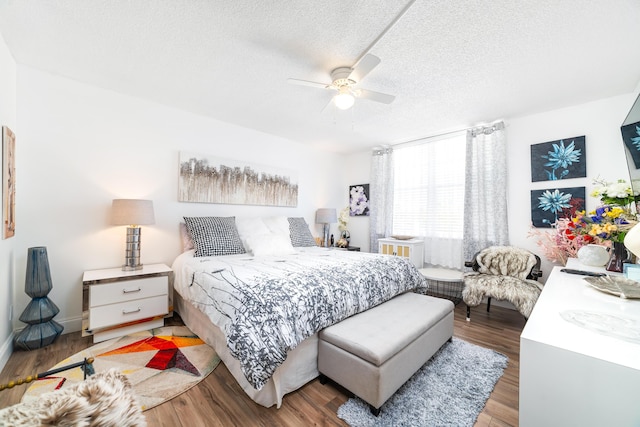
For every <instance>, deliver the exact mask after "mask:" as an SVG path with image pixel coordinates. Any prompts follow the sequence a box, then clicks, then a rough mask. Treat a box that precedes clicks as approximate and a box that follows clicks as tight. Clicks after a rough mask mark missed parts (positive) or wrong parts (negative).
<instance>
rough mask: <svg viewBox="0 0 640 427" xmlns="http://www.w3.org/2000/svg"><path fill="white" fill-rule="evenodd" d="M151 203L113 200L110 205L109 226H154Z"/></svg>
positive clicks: (149, 201) (137, 200) (134, 200)
mask: <svg viewBox="0 0 640 427" xmlns="http://www.w3.org/2000/svg"><path fill="white" fill-rule="evenodd" d="M155 223H156V219H155V216H154V214H153V201H151V200H140V199H114V200H113V204H112V205H111V224H113V225H149V224H155Z"/></svg>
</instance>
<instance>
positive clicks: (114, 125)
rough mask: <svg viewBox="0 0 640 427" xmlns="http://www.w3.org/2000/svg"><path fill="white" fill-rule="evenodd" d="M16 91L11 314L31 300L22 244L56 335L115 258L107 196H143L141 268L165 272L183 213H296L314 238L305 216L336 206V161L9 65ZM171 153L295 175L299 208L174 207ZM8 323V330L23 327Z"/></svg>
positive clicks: (76, 324) (71, 325)
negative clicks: (36, 257)
mask: <svg viewBox="0 0 640 427" xmlns="http://www.w3.org/2000/svg"><path fill="white" fill-rule="evenodd" d="M17 88H18V107H17V117H18V125H19V126H18V128H19V129H20V132H18V133H17V141H18V142H17V147H18V148H17V159H16V169H17V182H18V185H17V195H16V196H17V201H16V205H17V206H16V217H17V221H16V238H15V240H16V242H15V244H16V246H15V251H16V255H15V258H16V272H17V273H16V277H17V279H16V285H15V293H16V295H15V311H16V313H18V315H19V313H20V312H21V311H22V310H23V309H24V307H25V306H26V305H27V303H28V301H29V297H28V296H26V295H25V294H24V291H23V290H22V286H23V285H20V284H23V283H24V271H25V265H26V254H27V248H29V247H32V246H46V247H47V249H48V254H49V263H50V267H51V275H52V280H53V290H52V291H51V293H50V294H49V296H50V298H51V299H52V301H54V302H55V303H56V304H57V305H58V307H59V308H60V313H59V314H58V315H57V316H56V318H55V320H56V321H58V322H60V323H62V324H63V325H64V326H65V331H64V332H65V333H66V332H70V331H75V330H79V329H80V319H81V311H82V300H81V295H82V286H81V284H82V282H81V279H82V273H83V271H85V270H89V269H98V268H109V267H117V266H119V265H122V263H123V261H124V239H125V227H114V226H111V225H109V208H110V206H111V200H112V199H114V198H145V199H151V200H153V202H154V208H155V216H156V224H155V225H152V226H145V227H143V230H142V234H143V238H142V262H143V263H156V262H164V263H167V264H168V265H171V263H172V261H173V259H174V258H175V257H176V256H177V255H178V254H179V251H180V239H179V232H178V223H179V222H180V221H181V218H182V216H184V215H235V216H259V215H287V216H304V217H305V218H306V220H307V222H308V223H310V224H311V226H312V227H311V228H312V232H314V234H315V235H320V234H321V230H320V228H319V226H316V225H315V224H314V221H315V210H316V209H317V208H319V207H334V206H335V207H338V206H342V204H344V192H345V190H344V189H343V188H342V177H341V173H342V172H341V171H343V170H344V164H343V160H342V157H341V156H338V155H335V154H330V153H326V152H321V151H317V150H313V149H311V148H308V147H306V146H304V145H301V144H299V143H296V142H293V141H290V140H286V139H283V138H279V137H275V136H271V135H267V134H264V133H260V132H256V131H252V130H249V129H246V128H241V127H238V126H234V125H230V124H226V123H222V122H219V121H216V120H212V119H209V118H206V117H203V116H198V115H195V114H191V113H188V112H185V111H181V110H176V109H173V108H169V107H166V106H162V105H158V104H153V103H149V102H146V101H143V100H140V99H137V98H132V97H129V96H124V95H122V94H118V93H115V92H111V91H108V90H102V89H100V88H97V87H93V86H88V85H84V84H81V83H78V82H74V81H71V80H68V79H65V78H61V77H58V76H54V75H51V74H47V73H43V72H41V71H38V70H35V69H33V68H30V67H26V66H18V84H17ZM180 151H190V152H194V153H202V154H208V155H213V156H219V157H223V158H229V159H237V160H243V161H246V162H249V163H254V164H262V165H269V166H275V167H281V168H287V169H291V170H294V171H297V172H298V174H299V175H298V178H299V200H298V207H297V208H278V207H260V206H237V205H236V206H234V205H217V204H196V203H179V202H177V189H178V159H179V152H180ZM334 232H335V231H334ZM3 274H4V273H3ZM0 314H1V313H0ZM17 317H18V316H14V325H13V326H14V328H18V327H22V326H23V325H22V324H21V323H20V322H19V321H18V320H17V319H16V318H17Z"/></svg>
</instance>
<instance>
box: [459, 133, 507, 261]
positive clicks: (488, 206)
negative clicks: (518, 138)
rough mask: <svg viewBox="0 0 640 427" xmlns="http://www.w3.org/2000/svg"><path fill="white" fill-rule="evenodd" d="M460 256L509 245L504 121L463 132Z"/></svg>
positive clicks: (466, 256) (469, 255)
mask: <svg viewBox="0 0 640 427" xmlns="http://www.w3.org/2000/svg"><path fill="white" fill-rule="evenodd" d="M466 168H467V170H466V174H465V201H464V217H465V222H464V237H463V246H464V258H465V260H467V261H470V260H471V259H472V258H473V255H474V254H475V253H476V252H478V251H480V250H482V249H484V248H486V247H488V246H493V245H508V244H509V227H508V222H507V146H506V142H505V135H504V123H503V122H499V123H496V124H494V125H493V126H488V127H482V128H476V129H470V130H468V131H467V148H466Z"/></svg>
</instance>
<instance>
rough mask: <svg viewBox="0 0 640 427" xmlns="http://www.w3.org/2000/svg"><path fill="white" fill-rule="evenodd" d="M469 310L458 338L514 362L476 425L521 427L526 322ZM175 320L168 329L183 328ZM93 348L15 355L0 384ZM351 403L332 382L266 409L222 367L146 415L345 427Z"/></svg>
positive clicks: (80, 341) (66, 339) (461, 317)
mask: <svg viewBox="0 0 640 427" xmlns="http://www.w3.org/2000/svg"><path fill="white" fill-rule="evenodd" d="M465 310H466V306H465V305H464V304H463V303H461V304H458V306H457V307H456V310H455V325H454V335H455V336H456V337H458V338H461V339H464V340H466V341H469V342H472V343H474V344H478V345H481V346H483V347H487V348H492V349H495V350H497V351H499V352H501V353H503V354H506V355H507V356H508V357H509V364H508V366H507V369H506V370H505V372H504V375H503V376H502V378H500V380H499V381H498V383H497V384H496V387H495V389H494V390H493V393H492V394H491V397H490V398H489V400H488V401H487V404H486V406H485V408H484V409H483V411H482V413H481V414H480V416H479V417H478V419H477V421H476V424H475V425H476V426H481V427H484V426H492V427H501V426H517V425H518V375H519V354H520V333H521V331H522V328H523V327H524V324H525V320H524V318H523V317H522V316H521V315H520V314H519V313H518V312H517V311H514V310H508V309H505V308H502V307H498V306H492V307H491V313H487V312H486V306H484V305H481V306H479V307H476V308H474V309H473V310H472V313H471V322H466V321H465ZM181 322H182V321H181V319H180V318H179V317H178V316H177V315H176V316H175V317H174V319H168V321H167V324H181ZM91 345H92V341H91V338H90V337H86V338H82V337H81V336H80V332H74V333H70V334H66V335H62V336H60V337H58V339H57V340H56V341H55V342H54V343H53V344H51V345H50V346H48V347H45V348H42V349H38V350H34V351H30V352H24V351H16V352H14V353H13V355H12V356H11V357H10V359H9V361H8V362H7V365H6V366H5V368H4V369H3V371H2V373H1V374H0V383H1V384H6V383H8V382H9V381H12V380H14V381H15V380H17V379H18V378H24V377H26V376H27V375H33V374H35V373H38V372H43V371H46V370H47V369H49V368H50V367H51V366H53V365H54V364H55V363H57V362H58V361H60V360H63V359H64V358H65V357H68V356H71V355H72V354H74V353H77V352H78V351H80V350H82V349H83V348H86V347H89V346H91ZM25 387H26V386H25V385H22V386H16V387H14V388H12V389H7V390H5V391H2V392H0V408H4V407H6V406H9V405H12V404H14V403H18V402H19V401H20V398H21V397H22V394H23V393H24V390H25ZM348 398H349V394H348V392H346V391H345V390H343V389H341V388H340V387H339V386H336V385H334V384H332V383H331V382H329V383H328V384H326V385H322V384H320V382H319V381H318V379H315V380H313V381H311V382H309V383H308V384H306V385H305V386H304V387H302V388H301V389H299V390H297V391H295V392H294V393H291V394H289V395H287V396H286V397H285V398H284V402H283V404H282V407H281V408H280V409H276V408H275V407H272V408H264V407H262V406H260V405H258V404H256V403H254V402H253V401H252V400H251V399H249V398H248V397H247V396H246V395H245V394H244V392H243V391H242V389H241V388H240V386H239V385H238V383H237V382H236V381H235V379H234V378H233V377H232V376H231V374H230V373H229V371H228V370H227V368H226V367H225V366H224V364H223V363H220V365H219V366H218V367H217V368H216V369H215V370H214V371H213V373H211V374H210V375H209V376H208V377H207V378H206V379H205V380H204V381H202V382H201V383H199V384H198V385H197V386H195V387H193V388H192V389H191V390H189V391H187V392H186V393H183V394H181V395H180V396H178V397H176V398H174V399H173V400H171V401H169V402H166V403H164V404H162V405H160V406H157V407H155V408H153V409H150V410H148V411H146V412H145V413H144V414H145V416H146V417H147V422H148V424H149V426H185V427H186V426H188V427H199V426H237V425H242V426H274V425H278V426H301V425H305V426H307V425H323V426H344V425H346V424H345V423H344V422H343V421H342V420H341V419H339V418H338V417H337V416H336V411H337V410H338V407H339V406H340V405H341V404H343V403H344V402H345V401H346V400H347V399H348Z"/></svg>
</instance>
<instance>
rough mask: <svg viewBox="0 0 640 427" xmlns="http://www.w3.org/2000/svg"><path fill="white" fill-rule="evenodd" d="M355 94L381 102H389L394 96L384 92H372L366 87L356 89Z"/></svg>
mask: <svg viewBox="0 0 640 427" xmlns="http://www.w3.org/2000/svg"><path fill="white" fill-rule="evenodd" d="M356 95H357V96H358V97H359V98H364V99H368V100H370V101H375V102H382V103H383V104H391V103H392V102H393V100H394V99H396V97H395V96H394V95H387V94H386V93H380V92H374V91H372V90H367V89H358V90H357V91H356Z"/></svg>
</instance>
